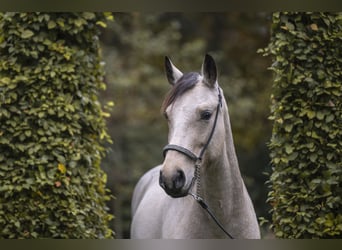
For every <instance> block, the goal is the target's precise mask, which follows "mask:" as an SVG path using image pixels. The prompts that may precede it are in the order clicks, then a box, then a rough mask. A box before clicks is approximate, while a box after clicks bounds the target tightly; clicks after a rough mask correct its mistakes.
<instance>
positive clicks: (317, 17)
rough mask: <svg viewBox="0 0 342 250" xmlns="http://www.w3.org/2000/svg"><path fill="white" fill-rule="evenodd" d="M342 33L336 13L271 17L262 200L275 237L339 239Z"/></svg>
mask: <svg viewBox="0 0 342 250" xmlns="http://www.w3.org/2000/svg"><path fill="white" fill-rule="evenodd" d="M341 34H342V14H341V13H332V14H329V13H275V14H274V15H273V24H272V37H271V42H270V44H269V46H268V48H267V49H266V54H271V55H272V56H273V58H274V63H273V65H272V67H271V68H272V70H273V71H274V72H275V80H274V86H273V95H272V97H271V99H272V110H271V111H272V114H271V119H272V120H273V121H274V126H273V134H272V139H271V141H270V144H269V148H270V150H271V158H272V165H273V173H272V175H271V178H270V187H271V192H270V193H269V199H268V201H269V203H270V204H271V206H272V210H271V212H272V219H273V226H272V227H273V229H274V231H275V234H276V236H277V237H281V238H340V237H341V232H342V214H341V211H342V200H341V199H342V186H341V183H342V180H341V176H342V104H341V102H342V76H341V72H342V67H341V66H342V57H341V55H342V36H341Z"/></svg>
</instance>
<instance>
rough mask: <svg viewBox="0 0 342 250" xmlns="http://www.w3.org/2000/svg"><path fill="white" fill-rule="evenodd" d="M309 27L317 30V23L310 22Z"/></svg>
mask: <svg viewBox="0 0 342 250" xmlns="http://www.w3.org/2000/svg"><path fill="white" fill-rule="evenodd" d="M310 28H311V29H312V30H314V31H317V30H318V26H317V24H315V23H312V24H311V25H310Z"/></svg>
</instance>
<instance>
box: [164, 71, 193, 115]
mask: <svg viewBox="0 0 342 250" xmlns="http://www.w3.org/2000/svg"><path fill="white" fill-rule="evenodd" d="M199 76H200V74H199V73H196V72H190V73H185V74H184V75H183V76H182V77H181V78H179V80H178V81H177V82H176V83H175V84H174V85H173V88H172V89H171V90H170V91H169V92H168V93H167V95H166V97H165V99H164V102H163V105H162V108H161V111H162V113H164V112H165V110H166V109H167V107H168V106H169V105H170V104H172V103H173V102H174V101H175V100H176V99H177V98H178V97H179V96H181V95H183V94H184V93H185V92H186V91H188V90H189V89H192V88H193V87H194V86H195V85H196V83H197V82H198V77H199Z"/></svg>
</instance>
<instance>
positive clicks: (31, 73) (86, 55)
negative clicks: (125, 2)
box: [0, 13, 112, 238]
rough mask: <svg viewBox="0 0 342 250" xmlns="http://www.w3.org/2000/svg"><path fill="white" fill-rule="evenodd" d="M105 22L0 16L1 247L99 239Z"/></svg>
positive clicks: (98, 16)
mask: <svg viewBox="0 0 342 250" xmlns="http://www.w3.org/2000/svg"><path fill="white" fill-rule="evenodd" d="M107 18H110V15H107V14H103V13H73V14H72V13H68V14H65V13H58V14H57V13H3V14H1V15H0V228H1V230H0V238H107V237H111V235H112V232H111V230H110V229H109V228H108V221H109V220H110V219H111V218H112V216H111V215H109V214H108V213H107V208H106V204H105V203H106V201H108V200H109V199H110V197H109V195H108V190H106V188H105V183H106V175H105V173H104V172H103V171H102V170H101V169H100V162H101V158H102V157H103V156H104V154H105V148H104V143H106V142H108V141H110V138H109V136H108V134H107V131H106V125H105V121H104V118H103V116H104V115H106V114H105V113H104V112H103V111H102V107H101V104H100V102H99V100H98V95H99V91H100V90H102V89H104V88H105V85H104V83H103V75H104V71H103V67H102V63H101V58H100V55H99V42H98V35H99V31H100V27H101V26H105V23H106V19H107Z"/></svg>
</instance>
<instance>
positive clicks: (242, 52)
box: [101, 13, 271, 237]
mask: <svg viewBox="0 0 342 250" xmlns="http://www.w3.org/2000/svg"><path fill="white" fill-rule="evenodd" d="M115 17H116V22H115V23H113V24H111V25H110V26H109V29H107V30H106V31H105V33H103V35H102V37H101V41H102V43H103V46H102V47H103V50H104V56H105V61H106V67H107V68H106V72H107V76H106V77H107V78H106V81H107V82H108V86H109V88H108V90H107V91H106V92H105V93H104V95H103V97H104V99H105V100H109V99H114V100H115V105H116V106H115V108H114V110H113V112H112V117H111V118H110V125H109V127H110V134H111V136H112V138H114V141H115V143H114V144H113V153H112V154H110V155H109V156H108V158H107V160H106V162H105V164H104V165H103V166H104V169H105V170H106V171H107V173H108V176H109V180H108V183H109V185H110V189H112V190H113V193H114V194H115V196H116V200H114V201H113V204H112V205H111V206H112V209H113V210H114V211H115V215H116V219H115V220H114V225H113V227H114V228H115V231H116V233H117V235H118V237H129V224H130V202H131V194H132V191H133V187H134V185H135V184H136V182H137V180H138V178H139V177H140V176H141V175H142V174H143V173H144V172H145V171H146V170H148V169H150V168H152V167H153V166H155V165H157V164H160V163H161V162H162V161H163V158H162V148H163V146H164V145H165V144H166V143H167V124H166V122H165V121H164V119H163V117H162V116H161V115H160V112H159V110H160V106H161V103H162V101H163V97H164V96H165V94H166V92H167V91H168V89H169V88H170V86H169V85H168V83H167V80H166V78H165V75H164V56H166V55H167V56H170V57H171V59H172V60H173V62H174V63H175V64H176V65H178V66H179V67H180V68H182V69H184V71H190V70H197V71H200V65H201V64H202V60H203V57H204V55H205V53H207V52H209V53H210V54H212V55H213V56H214V57H215V59H216V60H217V64H218V67H219V71H220V77H219V83H220V85H221V87H222V88H223V89H224V91H225V96H226V97H227V99H228V105H229V108H230V113H231V120H232V126H233V134H234V138H235V144H236V146H237V151H238V157H239V160H240V166H241V169H242V173H243V174H244V178H245V180H246V183H247V186H248V188H249V191H250V192H251V195H252V198H253V201H254V203H255V206H256V209H257V213H258V215H263V216H266V215H267V210H268V209H267V208H265V199H266V193H267V191H266V188H265V186H264V182H265V181H266V177H265V176H263V175H262V172H264V171H265V170H266V169H267V166H268V153H267V148H266V146H265V143H266V141H267V140H268V139H269V137H270V131H271V126H270V125H271V124H270V122H269V121H268V120H267V116H268V112H269V109H268V100H269V95H270V93H269V90H270V85H271V83H270V82H271V74H270V72H267V71H266V68H267V66H268V65H269V64H270V62H269V59H267V58H264V57H261V56H258V55H257V54H256V51H257V49H258V48H261V47H265V46H266V44H267V42H268V25H269V20H267V17H268V15H267V14H241V13H214V14H212V13H192V14H189V13H186V14H184V13H159V14H148V15H147V14H141V13H116V14H115ZM196 67H197V68H196ZM113 165H114V166H113Z"/></svg>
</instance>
